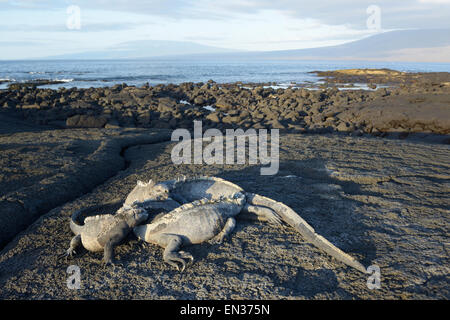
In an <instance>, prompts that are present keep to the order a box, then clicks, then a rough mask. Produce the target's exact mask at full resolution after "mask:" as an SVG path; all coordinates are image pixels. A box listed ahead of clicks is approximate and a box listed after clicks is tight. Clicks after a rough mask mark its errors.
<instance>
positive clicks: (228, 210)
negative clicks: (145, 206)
mask: <svg viewBox="0 0 450 320" xmlns="http://www.w3.org/2000/svg"><path fill="white" fill-rule="evenodd" d="M245 201H246V199H245V195H244V194H243V193H240V192H238V193H236V194H234V195H233V197H222V198H220V199H214V200H211V199H202V200H196V201H194V202H191V203H187V204H184V205H182V206H180V207H178V208H176V209H174V210H172V211H170V212H169V213H167V214H164V215H159V216H157V217H156V218H155V219H153V221H152V222H151V223H149V224H146V225H140V226H137V227H134V228H133V232H134V234H135V235H136V236H137V237H138V238H139V239H141V240H144V241H146V242H149V243H153V244H157V245H160V246H161V247H163V248H165V250H164V254H163V259H164V261H165V262H166V263H168V264H170V265H172V266H174V267H176V268H177V269H178V270H180V269H179V268H178V264H177V263H181V271H183V270H184V268H185V267H186V261H185V259H189V260H191V261H193V260H194V258H193V256H192V255H191V254H190V253H189V252H185V251H179V249H180V247H181V246H185V245H190V244H198V243H202V242H205V241H208V240H212V241H214V242H217V243H220V242H222V240H223V239H224V237H226V236H227V235H228V234H229V233H230V232H231V231H232V230H233V229H234V227H235V225H236V221H235V220H234V217H235V216H236V215H238V214H239V212H241V210H242V208H243V207H244V205H245Z"/></svg>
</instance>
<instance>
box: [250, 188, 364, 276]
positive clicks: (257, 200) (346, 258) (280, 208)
mask: <svg viewBox="0 0 450 320" xmlns="http://www.w3.org/2000/svg"><path fill="white" fill-rule="evenodd" d="M247 201H248V203H250V204H252V205H256V206H264V207H268V208H270V209H272V210H273V211H274V212H275V213H277V214H278V215H279V216H280V217H281V219H282V220H283V221H284V222H286V223H287V224H288V225H290V226H291V227H293V228H294V229H295V230H297V231H298V232H299V233H300V234H301V235H302V236H303V237H304V238H305V240H306V241H308V242H310V243H312V244H313V245H314V246H316V247H317V248H319V249H321V250H323V251H325V252H326V253H328V254H329V255H331V256H332V257H334V258H336V259H337V260H339V261H341V262H343V263H345V264H346V265H348V266H350V267H353V268H355V269H356V270H358V271H361V272H363V273H366V268H365V267H364V266H363V265H362V264H361V263H359V262H358V261H357V260H356V259H355V258H353V257H351V256H350V255H348V254H347V253H345V252H344V251H342V250H341V249H339V248H338V247H336V246H335V245H333V244H332V243H331V242H330V241H328V240H327V239H325V238H324V237H322V236H321V235H319V234H317V233H316V232H315V230H314V228H313V227H311V226H310V225H309V224H308V223H307V222H306V221H305V220H303V219H302V217H300V216H299V215H298V214H297V213H296V212H295V211H294V210H292V209H291V208H289V207H288V206H287V205H285V204H283V203H281V202H277V201H275V200H272V199H269V198H267V197H264V196H260V195H258V194H254V193H247Z"/></svg>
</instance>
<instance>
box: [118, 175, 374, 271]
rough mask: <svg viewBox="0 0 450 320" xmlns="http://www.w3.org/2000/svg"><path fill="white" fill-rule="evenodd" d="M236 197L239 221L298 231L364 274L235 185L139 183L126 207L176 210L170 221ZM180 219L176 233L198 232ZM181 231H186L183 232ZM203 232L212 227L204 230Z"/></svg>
mask: <svg viewBox="0 0 450 320" xmlns="http://www.w3.org/2000/svg"><path fill="white" fill-rule="evenodd" d="M236 194H243V195H245V202H244V204H243V205H242V207H241V210H240V211H239V212H238V213H239V217H241V216H243V217H244V218H251V219H257V220H260V221H269V222H271V223H276V224H280V223H282V222H285V223H287V224H288V225H290V226H291V227H293V228H294V229H295V230H297V231H298V232H299V233H300V234H301V235H302V236H303V237H304V239H305V240H306V241H308V242H310V243H312V244H313V245H314V246H316V247H317V248H319V249H321V250H323V251H325V252H326V253H328V254H329V255H331V256H332V257H334V258H336V259H337V260H339V261H341V262H343V263H345V264H347V265H349V266H351V267H353V268H355V269H356V270H358V271H360V272H363V273H365V272H366V268H365V267H364V266H363V265H362V264H361V263H359V262H358V261H357V260H356V259H354V258H353V257H351V256H350V255H348V254H347V253H345V252H343V251H342V250H340V249H339V248H337V247H336V246H335V245H333V244H332V243H331V242H329V241H328V240H327V239H325V238H324V237H322V236H321V235H319V234H317V233H316V232H315V230H314V228H313V227H311V226H310V225H309V224H308V223H307V222H306V221H305V220H304V219H302V218H301V217H300V216H299V215H298V214H297V213H296V212H295V211H294V210H292V209H291V208H290V207H288V206H287V205H285V204H283V203H281V202H277V201H275V200H272V199H270V198H267V197H264V196H261V195H258V194H254V193H249V192H245V191H244V190H243V189H242V188H241V187H239V186H238V185H236V184H234V183H232V182H230V181H227V180H224V179H221V178H217V177H194V178H184V177H183V178H180V179H176V180H168V181H163V182H160V183H154V182H153V181H152V180H150V181H149V182H148V183H144V182H141V181H138V183H137V185H136V187H135V188H134V189H133V190H132V191H131V192H130V193H129V194H128V196H127V198H126V200H125V205H130V204H135V205H136V204H137V205H139V206H142V208H144V209H146V210H152V209H158V208H159V209H160V208H162V207H164V209H165V210H167V211H169V210H173V209H175V208H178V207H179V208H178V209H177V210H176V211H175V210H174V211H171V212H170V216H171V217H172V216H173V215H174V214H175V213H178V214H181V213H182V212H183V210H186V209H187V208H186V207H183V204H187V203H190V202H193V201H196V200H201V199H208V200H215V201H218V202H219V203H220V201H222V200H221V199H233V198H234V197H235V196H236ZM227 203H228V202H227V201H225V202H224V205H225V207H226V204H227ZM180 206H181V207H180ZM223 208H224V206H217V205H216V207H215V209H214V210H212V211H214V213H213V215H217V214H219V213H217V212H220V211H221V210H225V209H223ZM191 210H196V211H198V209H194V208H191V209H189V212H192V211H191ZM225 211H226V210H225ZM183 217H184V218H183V219H184V220H183V221H185V222H184V224H183V225H181V226H179V227H177V230H178V231H179V232H181V233H183V232H184V233H186V232H188V230H187V229H190V228H192V229H193V230H198V229H197V228H198V226H196V223H200V221H197V220H195V221H196V222H195V223H194V222H193V221H194V220H192V221H190V220H189V219H188V218H187V217H189V215H183ZM168 221H169V222H170V221H171V220H170V219H169V220H168ZM177 221H178V220H177ZM207 221H209V220H208V219H206V220H205V223H209V222H207ZM183 228H185V229H186V230H182V229H183ZM206 228H212V227H211V226H206ZM144 229H145V227H142V228H139V227H138V228H137V231H135V233H136V232H137V234H138V236H140V237H142V232H143V231H142V230H144ZM135 230H136V229H135ZM151 230H154V229H153V227H152V228H150V229H148V231H147V229H146V232H145V233H146V234H148V233H149V232H150V233H152V232H153V231H151ZM208 230H209V229H208ZM214 230H216V229H214ZM158 234H159V233H158ZM200 236H203V235H200ZM147 237H151V235H147Z"/></svg>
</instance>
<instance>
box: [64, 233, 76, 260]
mask: <svg viewBox="0 0 450 320" xmlns="http://www.w3.org/2000/svg"><path fill="white" fill-rule="evenodd" d="M80 245H81V235H80V234H77V235H76V236H75V237H73V238H72V240H70V246H69V249H67V250H66V252H65V253H64V254H62V255H61V256H59V258H63V257H65V258H67V257H73V255H74V254H77V253H76V251H75V249H76V248H77V247H79V246H80Z"/></svg>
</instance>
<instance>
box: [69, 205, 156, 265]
mask: <svg viewBox="0 0 450 320" xmlns="http://www.w3.org/2000/svg"><path fill="white" fill-rule="evenodd" d="M98 207H100V206H98ZM96 208H97V207H94V208H93V209H94V210H95V209H96ZM82 213H83V210H78V211H76V212H75V213H74V214H73V215H72V216H71V219H70V229H71V230H72V232H73V233H74V234H75V236H74V237H73V238H72V240H71V241H70V247H69V249H67V251H66V253H65V255H64V256H66V257H72V256H73V255H74V254H76V251H75V249H76V248H77V247H78V246H80V245H81V244H82V245H83V247H84V248H86V249H87V250H89V251H92V252H98V251H104V254H103V262H104V263H105V265H109V264H113V256H114V246H116V245H118V244H119V243H120V242H121V241H122V240H123V239H124V238H125V237H126V236H127V235H128V233H130V232H131V230H132V228H133V227H135V226H137V225H138V224H141V223H143V222H145V221H146V220H147V218H148V214H147V211H146V210H145V209H143V208H141V207H138V206H128V205H124V206H122V208H120V209H119V210H118V211H117V213H116V214H114V215H112V214H103V215H96V216H91V217H87V218H86V219H84V225H80V224H78V223H77V220H78V218H79V216H80V215H81V214H82Z"/></svg>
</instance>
